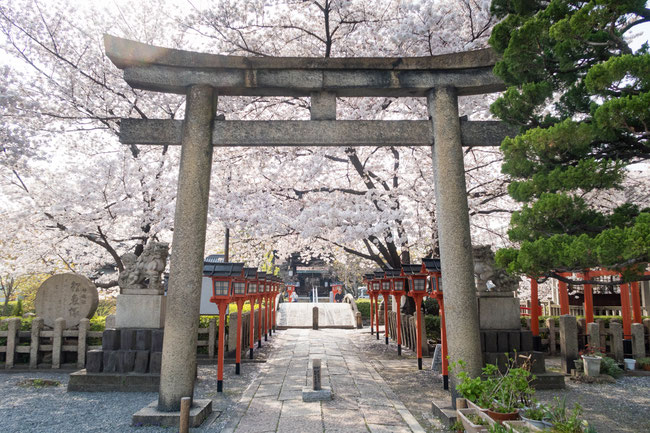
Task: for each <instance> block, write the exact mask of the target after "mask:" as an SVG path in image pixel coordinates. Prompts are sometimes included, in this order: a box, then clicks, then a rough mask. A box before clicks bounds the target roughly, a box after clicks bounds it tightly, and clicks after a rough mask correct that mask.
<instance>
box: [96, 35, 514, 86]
mask: <svg viewBox="0 0 650 433" xmlns="http://www.w3.org/2000/svg"><path fill="white" fill-rule="evenodd" d="M104 45H105V48H106V53H107V55H108V56H109V58H110V59H111V60H112V61H113V63H114V64H115V65H116V66H118V67H119V68H121V69H124V79H125V80H126V81H127V83H129V84H130V85H131V86H132V87H135V88H140V89H146V90H154V91H162V92H171V93H179V94H183V93H185V89H187V88H188V87H191V86H197V85H206V86H211V87H215V88H218V89H219V94H220V95H233V96H309V95H310V94H311V93H312V92H319V91H335V92H336V93H337V95H338V96H340V97H341V96H345V97H349V96H391V97H394V96H425V95H426V93H427V92H428V91H429V90H430V89H431V88H433V87H438V86H450V87H455V88H457V89H458V93H459V94H461V95H468V94H476V93H489V92H495V91H499V90H502V89H503V83H502V82H501V80H500V79H498V78H497V77H496V76H494V75H493V74H492V66H493V65H494V61H495V56H494V53H493V52H492V50H490V49H485V50H477V51H470V52H464V53H454V54H445V55H442V56H432V57H419V58H408V57H406V58H363V57H358V58H353V57H346V58H327V59H323V58H318V59H316V58H275V57H267V58H262V57H237V56H216V55H212V54H205V53H195V52H189V51H182V50H171V49H168V48H162V47H156V46H152V45H145V44H141V43H138V42H134V41H129V40H126V39H121V38H116V37H113V36H108V35H106V36H105V37H104ZM208 65H209V66H208ZM170 66H173V67H170Z"/></svg>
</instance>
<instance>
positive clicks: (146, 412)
mask: <svg viewBox="0 0 650 433" xmlns="http://www.w3.org/2000/svg"><path fill="white" fill-rule="evenodd" d="M211 413H212V400H210V399H195V400H194V401H193V402H192V406H190V416H189V427H192V428H194V427H199V426H200V425H201V424H202V423H203V421H205V419H206V418H207V417H208V416H209V415H210V414H211ZM180 415H181V413H180V410H178V411H174V412H163V411H160V410H158V408H157V402H155V401H154V402H153V403H151V404H149V405H147V406H146V407H144V408H142V409H140V410H139V411H137V412H136V413H134V414H133V417H132V418H131V425H134V426H136V425H137V426H142V425H145V426H146V425H158V426H165V427H178V425H179V421H180Z"/></svg>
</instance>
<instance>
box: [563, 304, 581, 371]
mask: <svg viewBox="0 0 650 433" xmlns="http://www.w3.org/2000/svg"><path fill="white" fill-rule="evenodd" d="M560 356H561V361H562V372H564V373H566V374H569V373H571V369H573V368H574V364H573V361H574V360H576V359H578V324H577V322H576V318H575V317H574V316H571V315H569V314H565V315H563V316H560Z"/></svg>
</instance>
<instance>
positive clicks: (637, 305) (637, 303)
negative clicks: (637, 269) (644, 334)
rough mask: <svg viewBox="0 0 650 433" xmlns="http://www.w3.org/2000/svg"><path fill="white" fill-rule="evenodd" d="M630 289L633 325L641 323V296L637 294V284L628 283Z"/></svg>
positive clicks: (635, 282) (636, 282)
mask: <svg viewBox="0 0 650 433" xmlns="http://www.w3.org/2000/svg"><path fill="white" fill-rule="evenodd" d="M630 286H631V289H632V310H633V313H634V323H643V318H642V317H641V294H640V293H639V282H638V281H634V282H633V283H630Z"/></svg>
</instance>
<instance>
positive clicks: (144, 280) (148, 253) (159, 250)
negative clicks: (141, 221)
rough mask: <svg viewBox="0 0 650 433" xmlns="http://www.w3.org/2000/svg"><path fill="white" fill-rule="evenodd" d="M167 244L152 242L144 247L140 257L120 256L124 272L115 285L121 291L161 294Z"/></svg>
mask: <svg viewBox="0 0 650 433" xmlns="http://www.w3.org/2000/svg"><path fill="white" fill-rule="evenodd" d="M168 254H169V244H167V243H164V242H152V243H150V244H149V245H147V246H146V248H145V249H144V251H143V252H142V254H141V255H140V257H138V256H136V255H135V254H133V253H126V254H124V255H123V256H122V264H123V265H124V270H123V271H121V272H120V276H119V277H118V279H117V283H118V285H119V286H120V289H121V291H124V290H125V289H126V290H143V289H149V290H156V291H158V293H161V294H162V293H163V285H162V277H161V276H162V273H163V271H164V270H165V266H166V264H167V256H168Z"/></svg>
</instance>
